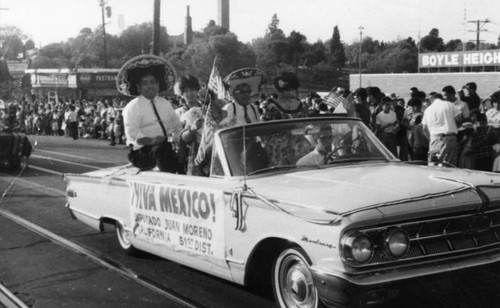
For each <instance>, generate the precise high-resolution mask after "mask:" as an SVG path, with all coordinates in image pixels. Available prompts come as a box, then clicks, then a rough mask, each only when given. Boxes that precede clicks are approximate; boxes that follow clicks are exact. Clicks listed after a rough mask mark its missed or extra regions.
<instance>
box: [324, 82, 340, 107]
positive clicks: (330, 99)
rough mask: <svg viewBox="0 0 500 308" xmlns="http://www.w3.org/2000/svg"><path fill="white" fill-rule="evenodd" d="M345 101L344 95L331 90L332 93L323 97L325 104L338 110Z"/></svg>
mask: <svg viewBox="0 0 500 308" xmlns="http://www.w3.org/2000/svg"><path fill="white" fill-rule="evenodd" d="M334 89H335V87H334ZM345 101H346V99H345V98H344V97H343V96H342V95H338V94H337V93H335V90H331V91H330V93H328V94H327V95H326V96H325V97H323V102H324V103H325V104H327V105H328V106H330V107H332V108H337V106H338V105H339V104H340V103H344V102H345Z"/></svg>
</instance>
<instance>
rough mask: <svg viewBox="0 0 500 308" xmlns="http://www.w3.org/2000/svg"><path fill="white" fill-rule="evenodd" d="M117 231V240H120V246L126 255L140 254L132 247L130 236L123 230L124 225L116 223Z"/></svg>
mask: <svg viewBox="0 0 500 308" xmlns="http://www.w3.org/2000/svg"><path fill="white" fill-rule="evenodd" d="M115 230H116V238H117V239H118V243H119V244H120V247H121V248H122V249H123V251H125V253H126V254H129V255H134V254H136V253H137V252H138V250H137V249H136V248H135V247H134V246H133V245H132V242H131V241H130V238H129V237H130V236H129V234H128V233H127V232H125V230H124V229H123V226H122V224H120V223H119V222H116V223H115Z"/></svg>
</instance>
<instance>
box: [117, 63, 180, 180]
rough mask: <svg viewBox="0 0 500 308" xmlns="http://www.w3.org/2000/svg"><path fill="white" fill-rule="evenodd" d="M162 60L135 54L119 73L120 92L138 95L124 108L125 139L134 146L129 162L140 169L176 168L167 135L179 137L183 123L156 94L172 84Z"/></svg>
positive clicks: (168, 67)
mask: <svg viewBox="0 0 500 308" xmlns="http://www.w3.org/2000/svg"><path fill="white" fill-rule="evenodd" d="M169 70H171V68H170V66H169V65H168V62H166V60H165V59H163V58H160V57H158V56H153V55H142V56H138V57H135V58H133V59H131V60H130V61H128V62H127V63H125V64H124V66H123V67H122V68H121V70H120V72H119V73H118V77H117V86H118V89H119V91H120V92H121V93H124V94H126V95H129V96H137V97H136V98H135V99H133V100H132V101H131V102H130V103H128V104H127V106H125V108H124V109H123V121H124V127H125V135H126V138H127V142H128V143H129V144H131V145H132V146H133V148H132V150H131V151H130V153H129V156H128V158H129V160H130V162H131V163H132V164H133V165H134V166H136V167H138V168H140V169H144V170H147V169H151V168H154V167H155V166H157V167H158V169H159V170H160V171H166V172H172V173H176V172H177V171H178V162H177V160H178V159H177V154H176V152H175V151H174V149H173V146H172V143H171V142H170V140H169V139H170V138H172V139H173V140H178V139H179V135H180V133H181V131H182V124H181V121H180V119H179V117H178V116H177V114H176V113H175V111H174V109H173V108H172V106H171V104H170V103H169V102H168V101H167V100H166V99H164V98H163V97H160V96H158V93H159V92H161V91H165V90H167V89H168V88H169V87H170V86H171V85H172V83H173V81H172V80H168V76H171V75H172V74H169Z"/></svg>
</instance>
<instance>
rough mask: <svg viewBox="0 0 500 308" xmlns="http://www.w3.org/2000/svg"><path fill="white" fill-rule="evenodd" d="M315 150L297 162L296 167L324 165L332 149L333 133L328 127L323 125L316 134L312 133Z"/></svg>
mask: <svg viewBox="0 0 500 308" xmlns="http://www.w3.org/2000/svg"><path fill="white" fill-rule="evenodd" d="M311 135H312V137H313V139H314V143H315V145H316V146H315V148H314V150H313V151H312V152H310V153H308V154H306V155H305V156H303V157H302V158H300V159H299V160H298V161H297V166H299V167H300V166H317V165H323V164H325V163H326V162H327V161H328V159H329V156H330V155H331V154H332V149H333V145H332V144H333V137H334V136H333V132H332V127H331V126H330V125H323V126H321V127H320V128H319V131H318V132H313V133H312V134H311Z"/></svg>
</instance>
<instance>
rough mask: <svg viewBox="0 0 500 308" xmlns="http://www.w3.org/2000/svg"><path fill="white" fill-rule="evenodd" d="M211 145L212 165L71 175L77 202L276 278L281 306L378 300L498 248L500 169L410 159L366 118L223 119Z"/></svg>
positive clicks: (120, 228)
mask: <svg viewBox="0 0 500 308" xmlns="http://www.w3.org/2000/svg"><path fill="white" fill-rule="evenodd" d="M212 153H213V154H212V164H211V174H210V177H201V176H188V175H178V174H171V173H162V172H159V171H155V170H149V171H141V172H139V170H138V169H137V168H134V167H132V166H130V165H129V166H122V167H117V168H109V169H104V170H99V171H93V172H88V173H84V174H66V175H65V182H66V191H67V200H68V209H69V210H70V211H71V213H72V214H73V215H74V217H76V218H77V219H79V220H81V221H82V222H84V223H86V224H88V225H90V226H92V227H94V228H96V229H99V230H104V228H105V226H106V225H108V224H112V225H114V226H115V228H116V236H117V239H118V242H119V244H120V246H121V248H123V249H124V250H125V251H126V252H128V253H134V252H136V251H137V250H142V251H147V252H149V253H152V254H155V255H158V256H161V257H164V258H166V259H169V260H172V261H174V262H178V263H181V264H183V265H186V266H189V267H192V268H195V269H197V270H200V271H203V272H207V273H209V274H212V275H215V276H217V277H221V278H224V279H227V280H230V281H233V282H235V283H237V284H241V285H247V286H252V285H253V284H256V283H258V284H268V285H269V286H270V287H272V288H273V290H274V294H275V297H276V300H277V302H278V303H279V305H280V306H281V307H318V306H323V305H326V306H331V307H351V306H366V305H372V304H381V303H385V302H386V301H389V300H391V298H393V297H394V296H395V295H396V294H397V293H398V289H399V288H400V285H401V284H402V283H403V282H404V283H405V284H407V283H411V282H412V281H413V280H416V279H418V278H420V277H423V276H428V275H437V276H444V275H446V276H449V275H455V276H459V275H460V272H461V271H462V270H466V269H471V268H477V267H481V266H485V265H487V264H494V263H497V262H498V261H499V259H500V248H499V247H500V176H499V175H497V174H494V173H482V172H476V171H472V170H461V169H456V168H445V167H439V166H427V165H416V164H409V163H403V162H401V161H399V160H398V159H396V158H395V157H394V156H393V155H392V154H391V153H390V152H389V151H388V150H387V149H386V148H385V147H384V146H383V145H382V144H381V143H380V141H379V140H377V138H376V137H375V136H374V135H373V133H372V132H371V131H370V130H369V129H368V128H367V127H366V126H365V125H364V124H363V123H362V122H361V121H360V120H358V119H352V118H347V117H340V116H339V117H318V118H306V119H295V120H286V121H277V122H264V123H256V124H251V125H247V126H236V127H231V128H226V129H222V130H219V131H218V132H216V134H215V136H214V147H213V151H212Z"/></svg>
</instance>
